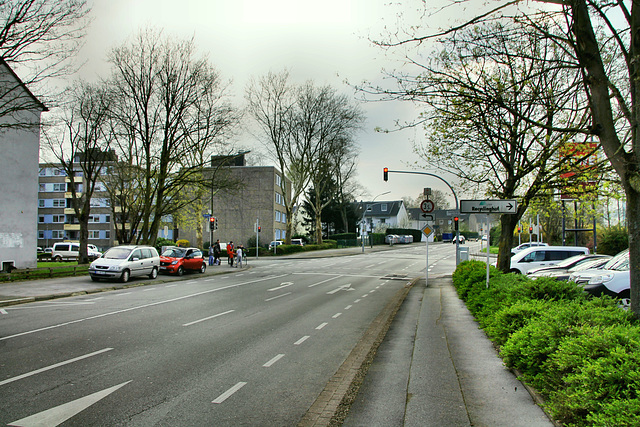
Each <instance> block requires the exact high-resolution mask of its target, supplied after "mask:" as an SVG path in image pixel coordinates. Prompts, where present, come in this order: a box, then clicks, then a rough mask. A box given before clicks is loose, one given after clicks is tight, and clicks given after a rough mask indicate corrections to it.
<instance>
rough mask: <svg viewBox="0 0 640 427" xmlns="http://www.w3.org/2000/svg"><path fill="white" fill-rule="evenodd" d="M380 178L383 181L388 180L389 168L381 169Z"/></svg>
mask: <svg viewBox="0 0 640 427" xmlns="http://www.w3.org/2000/svg"><path fill="white" fill-rule="evenodd" d="M382 178H383V179H384V180H385V181H389V168H384V169H382Z"/></svg>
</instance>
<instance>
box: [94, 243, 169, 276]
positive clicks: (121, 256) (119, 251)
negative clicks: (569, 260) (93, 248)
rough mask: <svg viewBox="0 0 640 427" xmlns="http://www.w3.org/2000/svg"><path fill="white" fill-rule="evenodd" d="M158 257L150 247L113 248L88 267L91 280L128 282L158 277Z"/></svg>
mask: <svg viewBox="0 0 640 427" xmlns="http://www.w3.org/2000/svg"><path fill="white" fill-rule="evenodd" d="M159 270H160V256H159V255H158V251H157V250H156V248H154V247H151V246H115V247H113V248H111V249H109V250H107V251H106V252H105V253H104V254H103V255H102V257H100V258H98V259H96V260H95V261H93V262H92V263H91V265H90V266H89V275H90V276H91V280H94V281H96V280H100V279H120V281H121V282H128V281H129V278H130V277H134V276H149V278H150V279H155V278H156V277H158V271H159Z"/></svg>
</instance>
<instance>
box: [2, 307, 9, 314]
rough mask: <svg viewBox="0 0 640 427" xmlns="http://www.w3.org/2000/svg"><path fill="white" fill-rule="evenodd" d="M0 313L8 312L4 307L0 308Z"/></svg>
mask: <svg viewBox="0 0 640 427" xmlns="http://www.w3.org/2000/svg"><path fill="white" fill-rule="evenodd" d="M0 314H9V313H7V310H5V309H4V308H0Z"/></svg>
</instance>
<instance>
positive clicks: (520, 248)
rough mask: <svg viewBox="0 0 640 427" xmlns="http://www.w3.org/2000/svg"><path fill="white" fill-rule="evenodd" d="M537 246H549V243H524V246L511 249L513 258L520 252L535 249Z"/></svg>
mask: <svg viewBox="0 0 640 427" xmlns="http://www.w3.org/2000/svg"><path fill="white" fill-rule="evenodd" d="M536 246H549V244H548V243H544V242H527V243H523V244H521V245H518V246H516V247H515V248H513V249H511V256H514V255H515V254H517V253H518V252H521V251H524V250H525V249H529V248H533V247H536Z"/></svg>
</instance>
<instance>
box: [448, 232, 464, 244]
mask: <svg viewBox="0 0 640 427" xmlns="http://www.w3.org/2000/svg"><path fill="white" fill-rule="evenodd" d="M465 241H466V240H465V238H464V236H463V235H462V234H461V235H460V244H461V245H463V244H464V242H465ZM451 242H452V243H453V244H454V245H455V244H456V236H453V240H452V241H451Z"/></svg>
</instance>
